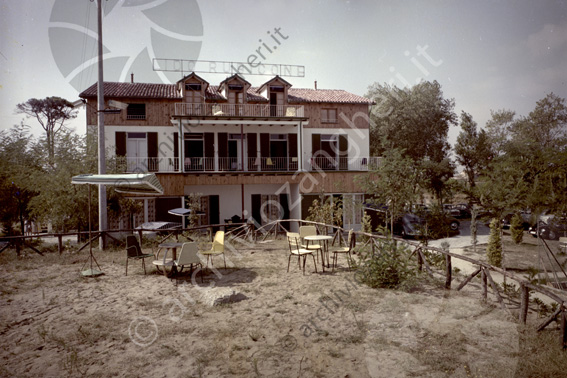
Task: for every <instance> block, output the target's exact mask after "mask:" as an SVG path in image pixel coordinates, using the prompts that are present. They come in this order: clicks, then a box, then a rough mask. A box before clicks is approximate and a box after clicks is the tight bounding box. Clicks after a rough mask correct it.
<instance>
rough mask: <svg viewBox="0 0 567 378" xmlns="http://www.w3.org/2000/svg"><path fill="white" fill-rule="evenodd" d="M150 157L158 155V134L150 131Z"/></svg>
mask: <svg viewBox="0 0 567 378" xmlns="http://www.w3.org/2000/svg"><path fill="white" fill-rule="evenodd" d="M147 141H148V157H151V158H157V157H158V135H157V133H148V139H147Z"/></svg>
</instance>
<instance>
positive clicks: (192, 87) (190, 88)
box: [185, 83, 201, 92]
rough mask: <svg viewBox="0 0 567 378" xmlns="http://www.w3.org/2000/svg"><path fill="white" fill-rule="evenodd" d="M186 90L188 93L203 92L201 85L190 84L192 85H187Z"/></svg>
mask: <svg viewBox="0 0 567 378" xmlns="http://www.w3.org/2000/svg"><path fill="white" fill-rule="evenodd" d="M185 90H186V91H199V92H200V91H201V84H190V83H186V84H185Z"/></svg>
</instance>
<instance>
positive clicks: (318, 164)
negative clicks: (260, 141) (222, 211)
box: [115, 156, 380, 173]
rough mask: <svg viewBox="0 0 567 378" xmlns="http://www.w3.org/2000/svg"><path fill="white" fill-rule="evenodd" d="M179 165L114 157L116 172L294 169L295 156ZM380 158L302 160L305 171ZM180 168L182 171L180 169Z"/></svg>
mask: <svg viewBox="0 0 567 378" xmlns="http://www.w3.org/2000/svg"><path fill="white" fill-rule="evenodd" d="M182 161H183V164H182V166H181V167H180V166H179V164H180V159H179V158H177V157H123V156H118V157H116V158H115V164H116V166H115V167H116V171H117V172H120V173H127V172H138V173H141V172H161V173H166V172H169V173H171V172H185V173H187V172H189V173H191V172H226V171H243V172H297V171H298V170H300V167H299V159H298V158H297V157H254V158H244V159H241V158H239V157H186V158H184V159H183V160H182ZM379 161H380V158H379V157H352V158H347V157H344V158H342V157H339V158H332V157H314V158H311V159H309V160H308V161H304V162H303V170H304V171H368V170H369V167H372V166H376V165H378V163H379ZM180 168H181V170H180Z"/></svg>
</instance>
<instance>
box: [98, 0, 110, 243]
mask: <svg viewBox="0 0 567 378" xmlns="http://www.w3.org/2000/svg"><path fill="white" fill-rule="evenodd" d="M102 1H103V0H96V2H97V23H98V25H97V26H98V84H97V94H98V97H97V102H98V105H97V108H98V112H97V115H98V174H105V173H106V160H105V140H104V78H103V65H102V54H103V45H102ZM98 228H99V231H102V232H104V231H106V230H107V229H108V217H107V212H106V186H104V185H99V186H98ZM99 248H100V249H101V250H104V249H105V248H106V236H105V235H104V233H101V234H100V239H99Z"/></svg>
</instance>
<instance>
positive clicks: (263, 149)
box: [260, 133, 270, 157]
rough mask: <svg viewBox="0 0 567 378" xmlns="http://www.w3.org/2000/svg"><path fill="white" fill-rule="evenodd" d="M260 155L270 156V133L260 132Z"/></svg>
mask: <svg viewBox="0 0 567 378" xmlns="http://www.w3.org/2000/svg"><path fill="white" fill-rule="evenodd" d="M260 156H262V157H269V156H270V134H266V133H261V134H260Z"/></svg>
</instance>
